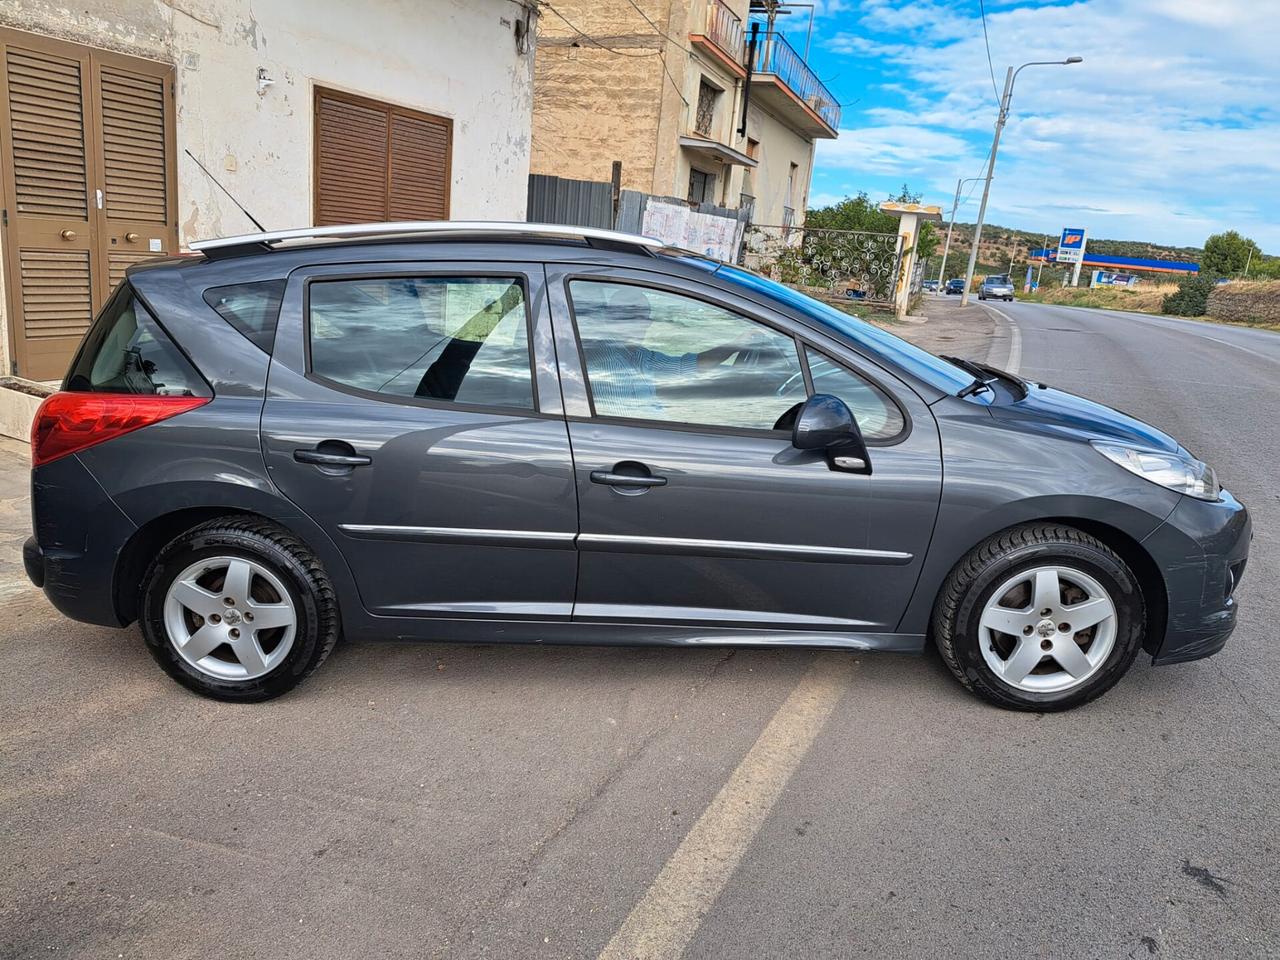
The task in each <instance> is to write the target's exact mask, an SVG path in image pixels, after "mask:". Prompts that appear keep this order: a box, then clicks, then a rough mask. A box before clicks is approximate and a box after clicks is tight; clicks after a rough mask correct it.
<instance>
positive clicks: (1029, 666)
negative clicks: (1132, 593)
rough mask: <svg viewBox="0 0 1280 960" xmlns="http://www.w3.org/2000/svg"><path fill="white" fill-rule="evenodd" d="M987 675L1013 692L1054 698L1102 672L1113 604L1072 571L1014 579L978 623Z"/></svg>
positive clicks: (1113, 622) (1042, 571) (1046, 569)
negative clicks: (1055, 695) (1047, 694)
mask: <svg viewBox="0 0 1280 960" xmlns="http://www.w3.org/2000/svg"><path fill="white" fill-rule="evenodd" d="M978 624H979V626H978V629H979V634H980V635H979V637H978V642H979V644H980V646H981V649H982V657H983V659H984V660H985V661H986V664H987V666H988V667H990V668H991V671H992V672H993V673H994V674H995V675H996V676H997V677H999V678H1000V679H1001V680H1002V681H1004V682H1005V683H1006V684H1008V685H1009V686H1011V687H1014V688H1015V689H1017V690H1025V691H1029V692H1032V693H1059V692H1061V691H1064V690H1070V689H1072V688H1073V687H1077V686H1079V685H1080V684H1082V683H1084V682H1085V681H1086V680H1088V679H1089V678H1090V677H1092V676H1093V675H1094V674H1095V673H1097V672H1098V670H1099V669H1101V667H1102V665H1103V663H1105V662H1106V659H1107V657H1108V656H1110V654H1111V651H1112V650H1113V649H1114V648H1115V643H1116V626H1117V616H1116V606H1115V602H1114V601H1113V600H1112V599H1111V595H1110V594H1109V593H1108V592H1107V590H1106V588H1104V587H1103V586H1102V584H1100V583H1099V582H1098V581H1097V580H1095V579H1094V578H1093V577H1091V576H1089V575H1088V574H1087V573H1084V572H1083V571H1081V570H1076V569H1074V568H1071V567H1062V566H1041V567H1035V568H1034V569H1031V570H1026V571H1023V572H1022V573H1018V574H1016V575H1014V576H1012V577H1010V578H1009V579H1007V580H1006V581H1005V582H1004V583H1002V584H1001V585H1000V586H998V587H997V588H996V589H995V591H994V592H993V593H992V594H991V598H990V599H989V600H988V601H987V604H986V606H985V607H984V608H983V610H982V616H981V618H980V619H979V621H978Z"/></svg>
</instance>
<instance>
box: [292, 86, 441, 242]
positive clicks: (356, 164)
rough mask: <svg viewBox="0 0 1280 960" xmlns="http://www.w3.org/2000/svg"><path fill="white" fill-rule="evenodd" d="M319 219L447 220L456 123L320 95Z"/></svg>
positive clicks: (385, 105)
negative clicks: (454, 126) (454, 124)
mask: <svg viewBox="0 0 1280 960" xmlns="http://www.w3.org/2000/svg"><path fill="white" fill-rule="evenodd" d="M315 125H316V126H315V137H316V142H315V179H314V183H315V221H316V225H317V226H323V225H325V224H331V223H379V222H383V221H387V220H447V219H448V218H449V187H450V184H451V181H452V176H451V174H450V163H451V155H452V152H453V121H452V120H450V119H448V118H447V117H436V116H432V115H431V114H428V113H421V112H419V111H416V110H408V109H406V108H404V107H398V106H394V105H392V104H389V103H382V102H381V101H378V100H370V99H368V98H366V97H357V96H353V95H351V94H347V93H339V92H337V91H333V90H323V89H320V88H317V89H316V93H315Z"/></svg>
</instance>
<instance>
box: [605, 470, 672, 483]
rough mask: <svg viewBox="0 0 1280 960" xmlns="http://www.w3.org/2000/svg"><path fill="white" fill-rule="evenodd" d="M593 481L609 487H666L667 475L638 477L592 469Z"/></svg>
mask: <svg viewBox="0 0 1280 960" xmlns="http://www.w3.org/2000/svg"><path fill="white" fill-rule="evenodd" d="M591 482H592V483H603V484H604V485H605V486H608V487H665V486H666V485H667V478H666V477H637V476H635V475H634V474H630V473H612V472H611V471H609V470H592V471H591Z"/></svg>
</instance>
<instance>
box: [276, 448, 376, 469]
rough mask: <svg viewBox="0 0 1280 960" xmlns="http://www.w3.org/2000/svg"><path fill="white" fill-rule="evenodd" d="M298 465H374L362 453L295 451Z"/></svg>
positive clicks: (294, 457) (294, 454) (294, 456)
mask: <svg viewBox="0 0 1280 960" xmlns="http://www.w3.org/2000/svg"><path fill="white" fill-rule="evenodd" d="M293 459H294V460H296V461H297V462H298V463H314V464H315V465H316V466H317V467H363V466H366V465H367V464H370V463H373V458H372V457H366V456H365V455H364V454H360V453H330V452H329V451H327V450H295V451H293Z"/></svg>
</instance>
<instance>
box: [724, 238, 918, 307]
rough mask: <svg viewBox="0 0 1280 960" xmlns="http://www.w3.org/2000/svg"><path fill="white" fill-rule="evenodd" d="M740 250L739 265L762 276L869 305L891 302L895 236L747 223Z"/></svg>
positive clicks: (898, 249) (897, 250)
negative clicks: (749, 224) (741, 260)
mask: <svg viewBox="0 0 1280 960" xmlns="http://www.w3.org/2000/svg"><path fill="white" fill-rule="evenodd" d="M743 247H744V254H743V263H744V264H745V265H746V266H747V267H748V268H750V269H752V270H756V271H759V272H760V273H763V274H764V275H765V276H767V277H770V278H772V279H774V280H778V281H780V282H782V283H785V284H788V285H790V286H793V287H797V288H799V289H801V290H806V291H809V292H812V293H816V294H819V295H820V296H825V297H837V298H841V299H849V300H866V301H870V302H872V303H888V302H890V301H892V300H893V294H894V290H895V289H896V285H897V282H898V271H899V270H900V269H901V265H902V238H901V237H900V236H898V234H896V233H866V232H863V231H852V230H823V229H812V228H809V227H796V226H792V225H790V224H759V223H753V224H752V225H751V226H749V227H748V228H747V230H746V233H745V235H744V236H743Z"/></svg>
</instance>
